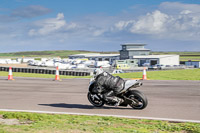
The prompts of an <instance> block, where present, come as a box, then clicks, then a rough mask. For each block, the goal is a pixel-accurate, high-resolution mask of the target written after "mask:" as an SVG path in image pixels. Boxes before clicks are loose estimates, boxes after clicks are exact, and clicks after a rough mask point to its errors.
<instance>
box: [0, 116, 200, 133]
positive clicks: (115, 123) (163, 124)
mask: <svg viewBox="0 0 200 133" xmlns="http://www.w3.org/2000/svg"><path fill="white" fill-rule="evenodd" d="M0 115H2V116H3V117H4V118H6V119H11V118H16V119H18V120H20V121H21V122H22V123H26V121H32V123H30V124H21V125H11V126H9V125H4V124H0V132H1V133H4V132H5V133H37V132H40V133H43V132H45V133H48V132H57V133H62V132H71V133H81V132H87V133H93V132H95V133H102V132H103V133H108V132H109V133H113V132H115V133H122V132H124V133H174V132H176V133H179V132H181V133H200V124H198V123H172V122H168V121H157V120H137V119H127V118H116V117H99V116H83V115H82V116H78V115H59V114H38V113H22V112H0Z"/></svg>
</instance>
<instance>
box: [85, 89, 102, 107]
mask: <svg viewBox="0 0 200 133" xmlns="http://www.w3.org/2000/svg"><path fill="white" fill-rule="evenodd" d="M87 97H88V100H89V102H90V103H91V104H92V105H94V106H95V107H102V106H103V105H104V101H102V100H101V99H100V98H99V97H98V96H97V95H96V94H91V93H90V92H88V95H87Z"/></svg>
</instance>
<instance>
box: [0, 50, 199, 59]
mask: <svg viewBox="0 0 200 133" xmlns="http://www.w3.org/2000/svg"><path fill="white" fill-rule="evenodd" d="M82 53H101V54H117V53H119V52H116V51H113V52H98V51H84V50H74V51H73V50H56V51H26V52H13V53H0V58H7V57H9V58H16V57H23V56H24V57H38V58H40V57H61V58H67V57H68V56H69V55H73V54H82ZM151 54H152V55H161V54H177V55H180V61H188V60H192V61H200V52H162V51H159V52H155V51H153V52H151Z"/></svg>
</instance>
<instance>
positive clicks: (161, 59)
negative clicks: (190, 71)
mask: <svg viewBox="0 0 200 133" xmlns="http://www.w3.org/2000/svg"><path fill="white" fill-rule="evenodd" d="M133 58H134V59H138V65H139V66H142V65H143V64H149V65H150V66H151V65H156V64H160V65H170V66H172V65H179V55H143V56H133Z"/></svg>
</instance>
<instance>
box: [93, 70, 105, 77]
mask: <svg viewBox="0 0 200 133" xmlns="http://www.w3.org/2000/svg"><path fill="white" fill-rule="evenodd" d="M103 72H104V71H103V69H102V68H96V69H94V72H93V75H94V77H96V76H98V75H99V74H102V73H103Z"/></svg>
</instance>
